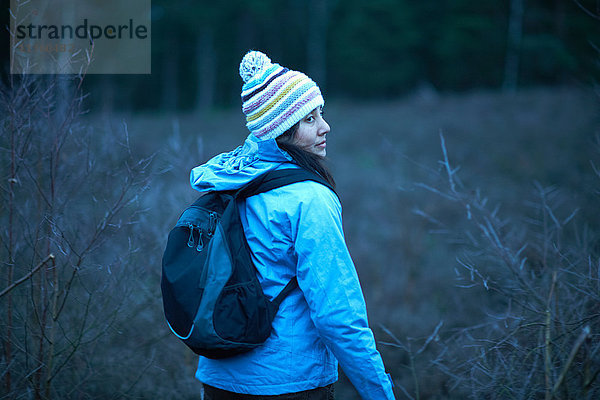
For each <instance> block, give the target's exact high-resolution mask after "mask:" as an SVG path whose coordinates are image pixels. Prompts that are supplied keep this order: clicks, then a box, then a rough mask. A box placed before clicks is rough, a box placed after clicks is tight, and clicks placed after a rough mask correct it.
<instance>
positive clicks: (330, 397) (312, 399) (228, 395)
mask: <svg viewBox="0 0 600 400" xmlns="http://www.w3.org/2000/svg"><path fill="white" fill-rule="evenodd" d="M334 398H335V396H334V389H333V383H332V384H331V385H327V386H324V387H320V388H316V389H312V390H305V391H302V392H297V393H287V394H278V395H275V396H263V395H258V396H257V395H251V394H240V393H233V392H228V391H227V390H222V389H217V388H215V387H212V386H209V385H206V384H205V385H204V400H334Z"/></svg>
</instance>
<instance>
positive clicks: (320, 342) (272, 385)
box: [190, 51, 394, 400]
mask: <svg viewBox="0 0 600 400" xmlns="http://www.w3.org/2000/svg"><path fill="white" fill-rule="evenodd" d="M240 75H241V77H242V79H243V80H244V85H243V87H242V102H243V107H242V109H243V112H244V114H245V115H246V121H247V124H246V126H247V127H248V129H249V130H250V135H249V136H248V137H247V138H246V141H245V142H244V144H243V145H242V146H240V147H238V148H237V149H235V150H233V151H231V152H229V153H223V154H220V155H218V156H216V157H214V158H212V159H211V160H210V161H208V162H207V163H206V164H204V165H201V166H199V167H196V168H194V169H193V170H192V172H191V176H190V181H191V184H192V186H193V187H194V188H195V189H197V190H199V191H201V192H204V191H211V190H231V189H237V188H239V187H241V186H243V185H244V184H245V183H247V182H249V181H250V180H252V179H253V178H254V177H256V176H258V175H260V174H262V173H264V172H266V171H268V170H271V169H278V168H300V167H302V168H306V169H309V170H312V171H314V172H316V173H318V174H320V175H321V176H322V177H323V178H324V179H325V180H327V181H328V182H330V183H331V184H332V186H333V183H334V182H333V178H332V177H331V175H330V174H329V172H328V171H327V169H326V168H325V167H324V165H323V162H322V161H323V157H324V156H325V155H326V152H327V150H326V148H327V141H326V139H327V134H328V133H329V130H330V127H329V125H328V124H327V122H325V120H324V119H323V114H322V111H323V103H324V101H323V97H322V95H321V91H320V90H319V87H318V86H317V85H316V84H315V83H314V82H313V81H312V80H311V79H310V78H309V77H307V76H306V75H304V74H303V73H301V72H297V71H292V70H289V69H287V68H284V67H282V66H280V65H279V64H276V63H271V60H270V59H269V58H268V57H267V56H266V55H265V54H263V53H261V52H256V51H251V52H249V53H248V54H246V56H245V57H244V58H243V60H242V62H241V64H240ZM240 218H241V220H242V224H243V226H244V232H245V235H246V239H247V241H248V245H249V247H250V249H251V251H252V257H253V261H254V263H255V265H256V269H257V271H258V278H259V281H260V283H261V285H262V287H263V290H264V292H265V294H266V295H267V296H268V297H270V298H271V299H272V298H274V297H275V296H277V294H279V292H280V291H281V290H282V289H283V287H284V286H285V285H286V284H287V283H288V282H289V280H290V279H291V278H293V277H294V276H296V277H297V279H298V285H299V287H298V288H296V289H295V290H294V291H292V293H290V294H289V295H288V296H287V297H286V298H285V299H284V300H283V302H282V304H281V306H280V308H279V311H278V313H277V315H276V317H275V319H274V321H273V332H272V334H271V336H270V337H269V338H268V339H267V341H266V342H265V343H264V344H263V345H261V346H260V347H259V348H257V349H255V350H252V351H251V352H249V353H245V354H241V355H237V356H234V357H231V358H226V359H221V360H213V359H207V358H204V357H200V359H199V362H198V369H197V372H196V377H197V379H198V380H200V381H201V382H202V383H203V384H204V389H205V390H204V393H205V397H204V398H205V399H210V400H221V399H262V398H265V399H266V398H268V399H289V400H292V399H333V383H334V382H335V381H337V377H338V376H337V367H338V362H339V363H340V365H341V367H342V369H343V370H344V372H345V373H346V375H347V376H348V378H349V379H350V381H351V382H352V383H353V385H354V386H355V387H356V389H357V390H358V391H359V393H360V395H361V396H362V398H364V399H393V398H394V396H393V393H392V383H391V378H390V377H389V375H387V374H386V373H385V369H384V365H383V361H382V359H381V356H380V354H379V353H378V351H377V350H376V348H375V340H374V337H373V333H372V331H371V330H370V329H369V327H368V324H367V315H366V308H365V302H364V298H363V295H362V291H361V288H360V284H359V281H358V277H357V275H356V271H355V269H354V265H353V263H352V260H351V258H350V255H349V253H348V249H347V247H346V244H345V241H344V235H343V231H342V219H341V205H340V202H339V200H338V198H337V196H336V194H335V193H334V192H332V191H331V190H330V189H329V188H327V187H326V186H324V185H321V184H319V183H317V182H313V181H305V182H298V183H294V184H290V185H288V186H284V187H281V188H278V189H274V190H271V191H269V192H266V193H262V194H259V195H256V196H252V197H249V198H247V199H246V201H245V203H244V204H241V205H240Z"/></svg>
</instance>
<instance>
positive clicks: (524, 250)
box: [396, 135, 600, 399]
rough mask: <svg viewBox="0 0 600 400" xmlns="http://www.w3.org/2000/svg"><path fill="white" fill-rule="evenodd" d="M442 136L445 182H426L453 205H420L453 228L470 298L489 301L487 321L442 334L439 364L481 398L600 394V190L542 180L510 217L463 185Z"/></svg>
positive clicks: (484, 309) (462, 388) (457, 384)
mask: <svg viewBox="0 0 600 400" xmlns="http://www.w3.org/2000/svg"><path fill="white" fill-rule="evenodd" d="M440 138H441V145H442V151H443V156H444V157H443V160H442V161H441V162H440V166H441V167H442V170H443V172H444V175H445V180H443V179H439V180H438V181H437V182H436V183H435V184H430V183H428V184H424V183H421V184H419V186H420V187H421V188H424V189H426V190H428V191H429V192H430V193H433V194H435V195H437V196H439V199H441V201H442V202H443V203H446V205H447V206H448V209H446V214H443V215H430V214H429V213H427V212H425V211H423V210H418V211H417V212H418V213H420V214H421V215H422V216H425V217H426V218H427V220H428V221H429V222H430V223H432V224H435V225H438V226H440V227H443V229H441V230H438V232H444V233H445V234H447V235H450V236H451V238H452V239H451V240H452V242H453V243H454V244H455V245H456V249H457V251H456V253H457V254H459V256H457V257H456V260H455V263H454V266H455V272H456V279H457V286H459V287H460V288H463V290H464V291H465V292H464V293H463V301H465V302H475V304H479V305H480V306H479V315H476V316H475V315H472V316H471V318H476V319H477V320H478V323H476V324H471V325H469V326H461V327H453V328H451V329H447V330H445V331H441V332H440V336H441V337H442V342H443V346H441V348H442V350H441V351H440V354H439V356H438V357H436V358H435V359H433V360H432V361H431V364H433V365H435V366H436V367H437V368H438V369H439V370H441V371H443V372H444V373H446V374H447V375H448V376H449V377H450V378H451V380H452V381H453V382H454V386H453V388H452V389H453V390H454V391H455V393H456V392H460V393H463V394H464V395H467V394H468V395H469V396H470V397H471V398H474V399H482V398H486V399H503V398H514V399H534V398H535V399H538V398H545V399H553V398H561V399H592V398H598V396H599V395H600V385H598V375H599V373H600V311H599V310H600V308H599V306H600V280H599V274H600V246H599V243H600V236H599V233H600V230H599V229H600V220H599V219H598V214H597V207H596V206H594V204H597V200H598V199H597V197H598V193H599V192H598V191H596V192H595V193H587V194H585V195H583V196H579V197H577V196H574V195H570V194H569V193H567V192H566V191H562V190H560V189H559V188H556V187H545V186H542V185H541V184H538V183H536V184H535V185H534V186H535V191H534V194H535V195H534V196H533V197H532V199H525V209H524V210H523V212H522V213H521V214H512V213H511V214H510V215H504V214H506V212H503V211H502V210H501V207H500V205H496V204H493V202H492V201H490V200H489V199H488V198H486V197H485V196H484V195H483V194H482V193H481V192H480V191H479V190H469V189H468V188H466V187H465V185H463V184H462V182H461V181H460V180H459V177H458V174H457V172H458V168H455V167H453V166H452V165H451V163H450V161H449V157H448V152H447V149H446V145H445V142H444V137H443V135H440ZM599 144H600V141H599ZM599 150H600V148H599ZM599 153H600V152H599ZM592 166H593V167H594V164H592ZM593 172H594V173H595V175H596V182H595V187H596V188H598V187H600V186H599V182H600V181H599V179H600V173H599V170H598V169H597V168H596V167H594V168H593ZM593 197H594V199H593V200H592V198H593ZM577 201H579V202H580V203H581V204H582V206H578V205H575V204H576V202H577ZM590 206H591V207H592V208H591V209H590V210H588V209H586V207H590ZM511 209H517V208H515V207H512V208H511ZM447 267H450V265H448V266H447ZM398 343H400V342H399V341H396V345H398ZM417 397H418V396H417Z"/></svg>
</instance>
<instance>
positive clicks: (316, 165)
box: [276, 122, 335, 189]
mask: <svg viewBox="0 0 600 400" xmlns="http://www.w3.org/2000/svg"><path fill="white" fill-rule="evenodd" d="M299 125H300V122H297V123H296V124H295V125H294V126H292V127H291V128H290V129H288V130H287V131H285V132H284V133H283V134H282V135H280V136H279V137H277V139H276V141H277V145H278V146H279V148H280V149H281V150H284V151H285V152H286V153H288V154H289V155H290V156H291V157H292V159H293V160H294V161H295V162H296V164H298V165H300V166H301V167H303V168H305V169H307V170H309V171H312V172H315V173H316V174H318V175H320V176H321V177H322V178H323V179H325V181H327V183H329V184H330V185H331V187H333V188H334V189H335V180H334V179H333V175H331V172H329V169H328V168H327V167H326V166H325V157H323V156H320V155H318V154H315V153H312V152H310V151H307V150H306V149H304V148H303V147H302V146H298V145H297V144H296V143H295V138H296V132H298V126H299Z"/></svg>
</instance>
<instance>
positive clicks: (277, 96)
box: [240, 51, 324, 140]
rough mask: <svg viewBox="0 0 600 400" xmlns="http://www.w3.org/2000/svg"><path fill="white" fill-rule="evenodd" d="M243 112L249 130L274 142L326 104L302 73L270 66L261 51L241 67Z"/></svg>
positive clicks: (317, 89) (243, 61)
mask: <svg viewBox="0 0 600 400" xmlns="http://www.w3.org/2000/svg"><path fill="white" fill-rule="evenodd" d="M240 76H241V77H242V79H243V80H244V85H243V86H242V111H243V112H244V114H245V115H246V126H247V127H248V129H249V130H250V132H251V133H252V134H254V135H255V136H256V137H257V138H259V139H261V140H267V139H274V138H276V137H277V136H279V135H281V134H282V133H284V132H285V131H287V130H288V129H290V128H291V127H292V126H293V125H294V124H295V123H296V122H298V121H300V120H301V119H302V118H304V117H305V116H306V115H307V114H308V113H310V112H311V111H312V110H314V109H315V108H317V107H319V106H322V105H323V104H324V101H323V96H322V95H321V90H320V89H319V87H318V86H317V84H316V83H315V82H313V80H312V79H310V78H309V77H308V76H306V75H304V74H303V73H302V72H298V71H292V70H289V69H287V68H285V67H282V66H281V65H279V64H275V63H272V62H271V59H270V58H269V57H267V55H266V54H264V53H261V52H260V51H250V52H248V53H247V54H246V55H245V56H244V58H243V59H242V62H241V63H240Z"/></svg>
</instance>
